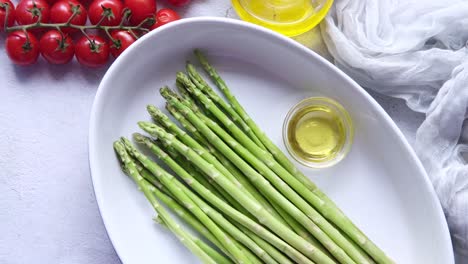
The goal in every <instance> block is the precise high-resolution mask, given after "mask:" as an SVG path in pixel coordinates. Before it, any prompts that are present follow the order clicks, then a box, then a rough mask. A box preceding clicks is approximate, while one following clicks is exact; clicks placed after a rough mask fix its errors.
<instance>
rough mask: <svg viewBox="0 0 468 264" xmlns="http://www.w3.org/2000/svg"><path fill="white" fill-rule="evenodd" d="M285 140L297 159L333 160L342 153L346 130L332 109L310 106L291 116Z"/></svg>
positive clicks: (324, 106)
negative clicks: (286, 139)
mask: <svg viewBox="0 0 468 264" xmlns="http://www.w3.org/2000/svg"><path fill="white" fill-rule="evenodd" d="M287 137H288V140H289V143H290V146H291V149H292V151H294V152H295V153H296V155H297V156H298V157H300V158H301V159H304V160H307V161H313V162H323V161H328V160H331V159H333V158H335V156H336V155H337V154H338V153H339V152H340V151H341V150H342V148H343V145H344V144H345V141H346V128H345V125H344V124H343V120H342V118H341V117H340V116H339V113H337V112H336V111H335V110H334V109H332V108H330V107H328V106H326V105H310V106H307V107H304V108H302V109H300V110H298V111H297V112H295V113H294V115H293V116H292V117H291V119H290V122H289V124H288V128H287Z"/></svg>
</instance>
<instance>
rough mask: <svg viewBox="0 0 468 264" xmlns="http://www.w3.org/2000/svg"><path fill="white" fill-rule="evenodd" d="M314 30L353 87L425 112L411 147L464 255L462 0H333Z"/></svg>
mask: <svg viewBox="0 0 468 264" xmlns="http://www.w3.org/2000/svg"><path fill="white" fill-rule="evenodd" d="M321 30H322V35H323V38H324V41H325V43H326V45H327V47H328V49H329V52H330V53H331V55H332V56H333V58H334V60H335V64H336V65H338V66H339V67H340V68H341V69H342V70H344V71H345V72H346V73H347V74H349V75H350V76H351V77H352V78H354V79H355V80H356V81H357V82H358V83H360V84H361V85H362V86H364V87H366V88H369V89H373V90H375V91H377V92H379V93H382V94H385V95H389V96H393V97H398V98H403V99H405V100H406V102H407V104H408V106H409V107H410V108H411V109H413V110H415V111H418V112H423V113H426V119H425V121H424V122H423V124H422V125H421V127H420V128H419V129H418V131H417V134H416V140H415V143H414V148H415V150H416V152H417V154H418V156H419V158H420V159H421V161H422V163H423V165H424V166H425V168H426V170H427V172H428V174H429V177H430V179H431V181H432V183H433V185H434V189H435V190H436V192H437V194H438V196H439V199H440V202H441V204H442V207H443V208H444V212H445V215H446V217H447V221H448V224H449V228H450V231H451V235H452V241H453V244H454V247H455V249H456V251H457V252H458V253H459V254H463V255H468V166H467V164H466V161H465V160H464V158H463V155H465V158H466V157H467V156H468V155H466V153H467V152H468V146H467V145H465V144H464V143H466V142H467V139H468V128H466V127H464V121H465V119H466V117H467V106H468V50H467V40H468V1H459V0H458V1H455V0H445V1H439V0H437V1H436V0H426V1H415V0H380V1H375V0H336V1H335V4H334V6H333V7H332V10H331V13H330V14H329V15H328V17H327V18H326V19H325V22H324V23H322V24H321ZM464 153H465V154H464ZM467 259H468V258H467Z"/></svg>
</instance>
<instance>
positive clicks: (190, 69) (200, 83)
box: [185, 62, 265, 149]
mask: <svg viewBox="0 0 468 264" xmlns="http://www.w3.org/2000/svg"><path fill="white" fill-rule="evenodd" d="M185 68H186V71H187V73H188V75H189V76H190V79H191V80H192V82H193V83H194V84H195V85H196V86H197V87H198V88H199V89H200V90H201V91H203V92H204V93H205V94H206V95H207V96H209V97H210V98H211V100H213V101H214V102H216V103H217V104H218V105H219V106H221V108H222V109H223V110H224V111H226V113H228V114H229V116H230V117H231V118H232V120H233V121H234V123H236V124H237V125H238V126H239V127H241V128H242V129H243V130H244V131H245V133H246V134H247V135H249V137H250V138H251V139H252V140H253V141H254V142H255V144H257V145H258V146H259V147H261V148H263V149H265V147H264V146H263V144H262V142H261V141H260V140H259V139H258V137H257V136H256V135H255V133H254V132H253V131H252V129H250V127H249V126H248V125H247V124H246V123H245V122H244V120H242V118H241V117H240V116H239V114H238V113H237V112H236V111H235V110H234V109H233V108H232V106H231V105H230V104H228V103H226V101H224V100H223V99H222V98H221V97H219V96H218V94H217V93H215V92H214V91H213V89H212V88H211V87H210V86H209V85H208V83H206V82H205V80H203V78H202V77H201V76H200V74H199V73H198V72H197V70H196V69H195V67H194V66H193V65H192V64H191V63H189V62H187V64H186V67H185Z"/></svg>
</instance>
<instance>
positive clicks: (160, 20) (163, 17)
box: [151, 8, 180, 30]
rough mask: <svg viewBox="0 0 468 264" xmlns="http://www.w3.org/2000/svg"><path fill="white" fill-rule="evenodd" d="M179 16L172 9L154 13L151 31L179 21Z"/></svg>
mask: <svg viewBox="0 0 468 264" xmlns="http://www.w3.org/2000/svg"><path fill="white" fill-rule="evenodd" d="M179 19H180V16H179V15H178V14H177V13H176V12H175V11H174V10H172V9H169V8H163V9H160V10H159V11H158V12H157V13H156V23H154V25H152V26H151V30H153V29H156V28H158V27H160V26H163V25H166V24H167V23H170V22H172V21H176V20H179Z"/></svg>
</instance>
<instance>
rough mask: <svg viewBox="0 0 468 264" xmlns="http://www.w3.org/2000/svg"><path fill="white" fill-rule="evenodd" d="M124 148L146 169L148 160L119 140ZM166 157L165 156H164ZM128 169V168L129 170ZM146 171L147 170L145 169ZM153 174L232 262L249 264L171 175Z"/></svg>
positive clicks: (158, 172) (123, 140) (159, 172)
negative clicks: (218, 243)
mask: <svg viewBox="0 0 468 264" xmlns="http://www.w3.org/2000/svg"><path fill="white" fill-rule="evenodd" d="M121 140H122V142H123V144H124V146H125V148H126V149H127V151H128V153H129V154H130V155H131V156H133V157H134V158H136V159H137V160H138V161H140V162H141V163H142V165H143V166H144V167H145V168H146V163H145V162H144V161H148V158H147V157H146V156H144V155H143V154H141V153H140V152H139V151H138V150H136V149H135V148H134V147H133V145H132V144H131V143H130V141H128V140H127V139H125V138H122V139H121ZM166 155H167V154H166ZM129 169H130V168H129ZM147 169H148V168H147ZM148 170H149V171H151V172H152V173H153V174H155V175H156V176H157V177H158V179H159V180H160V181H161V183H162V184H164V186H165V187H166V188H167V189H168V190H169V191H170V192H171V193H172V194H173V195H174V196H176V197H178V199H179V200H180V201H181V202H182V203H183V204H187V205H188V206H187V209H189V210H190V211H191V212H192V213H193V214H194V215H195V216H196V217H197V218H198V219H199V220H200V221H201V222H203V223H204V225H205V226H206V227H207V228H208V230H210V232H212V233H213V235H214V236H215V237H216V238H217V239H218V240H219V241H220V242H221V243H222V244H223V246H224V247H225V248H226V250H227V251H229V252H230V255H231V256H232V259H233V261H235V262H236V263H251V261H250V260H249V259H248V258H247V257H246V256H245V255H244V254H243V253H242V251H241V250H240V249H239V248H238V247H237V246H236V245H235V244H234V243H233V242H232V237H230V235H228V234H227V233H225V232H224V231H223V230H222V229H221V228H220V227H218V225H217V224H216V223H215V222H213V220H212V219H211V218H210V217H208V215H207V214H206V213H205V212H203V210H202V209H201V208H200V207H199V206H197V205H196V204H195V203H194V201H192V200H191V199H190V198H189V197H188V195H187V194H186V193H185V192H184V191H183V188H181V187H185V186H183V185H182V184H180V182H179V181H177V179H176V178H174V177H173V176H172V175H170V174H168V173H167V172H165V171H163V170H162V169H160V170H154V171H152V170H150V169H148ZM179 185H182V186H179Z"/></svg>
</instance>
